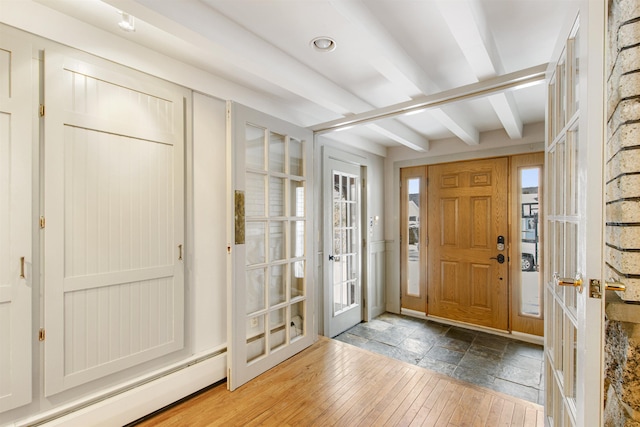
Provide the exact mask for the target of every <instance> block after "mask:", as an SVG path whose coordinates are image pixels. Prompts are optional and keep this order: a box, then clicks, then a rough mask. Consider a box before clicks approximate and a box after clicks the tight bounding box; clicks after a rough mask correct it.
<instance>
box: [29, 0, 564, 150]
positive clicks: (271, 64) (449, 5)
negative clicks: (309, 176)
mask: <svg viewBox="0 0 640 427" xmlns="http://www.w3.org/2000/svg"><path fill="white" fill-rule="evenodd" d="M36 1H37V2H38V3H40V4H42V5H46V6H47V7H50V8H52V9H55V10H57V11H59V12H62V13H64V14H67V15H70V16H72V17H74V18H77V19H80V20H82V21H84V22H86V23H89V24H91V25H93V26H95V27H98V28H101V29H103V30H106V31H109V32H112V33H114V34H117V35H119V36H120V37H125V38H127V39H129V40H131V41H133V42H136V43H139V44H141V45H143V46H147V47H150V48H152V49H155V50H157V51H160V52H161V53H163V54H165V55H168V56H172V57H175V58H177V59H179V60H181V61H183V62H186V63H188V64H190V65H193V66H196V67H198V68H200V69H202V70H205V71H208V72H210V73H212V74H216V75H218V76H220V77H223V78H224V79H226V80H228V81H230V82H233V83H236V84H239V85H241V86H244V87H246V88H248V89H251V90H252V92H253V93H254V94H255V96H256V97H260V98H262V101H263V102H262V105H264V101H265V100H268V102H269V103H271V104H274V105H278V106H279V108H278V109H277V111H278V113H277V114H276V115H279V116H281V117H282V118H283V119H286V120H289V121H292V122H294V123H296V124H298V125H301V126H305V127H311V128H313V129H316V130H318V129H324V128H326V127H327V126H325V123H327V122H332V123H333V124H335V125H336V126H340V125H341V124H342V122H341V121H340V119H343V118H345V117H350V116H354V115H355V118H360V117H367V118H370V117H374V118H375V117H377V116H379V115H381V114H382V113H394V112H395V111H396V110H398V109H399V107H398V105H399V104H400V105H401V106H402V107H403V108H406V107H407V106H411V105H413V104H414V103H421V104H420V105H423V106H424V105H428V103H429V102H432V101H433V100H434V99H440V100H442V99H444V100H445V101H447V100H449V99H451V98H452V95H458V94H463V93H468V92H471V93H475V92H477V91H478V90H481V89H483V88H484V86H485V85H489V84H492V83H494V82H496V81H497V79H498V78H499V77H500V76H507V77H504V78H503V79H504V80H507V81H510V79H509V77H510V76H511V75H512V73H518V72H519V71H521V70H528V69H530V68H533V67H536V66H541V65H544V64H546V63H547V62H548V61H549V60H550V59H551V56H552V54H553V49H554V48H555V45H556V40H557V38H558V36H559V34H560V31H561V30H562V27H563V24H564V23H565V22H566V21H567V20H568V18H569V15H570V14H573V13H574V10H575V8H576V2H575V1H572V0H104V1H99V0H36ZM114 8H115V9H114ZM116 9H120V10H124V11H126V12H128V13H130V14H132V15H134V16H135V17H136V31H135V32H134V33H125V32H123V31H121V30H120V29H119V28H118V26H117V19H118V12H117V11H116ZM318 36H328V37H331V38H333V39H334V40H335V41H336V45H337V47H336V49H335V50H334V51H332V52H317V51H315V50H314V49H312V48H311V46H310V42H311V40H312V39H314V38H315V37H318ZM521 74H523V75H528V73H521ZM478 82H480V83H478ZM439 94H443V95H442V96H439ZM544 103H545V88H544V85H542V84H535V85H528V86H527V87H526V88H517V87H516V88H512V89H509V90H502V91H497V92H491V93H489V94H487V95H484V96H475V97H473V98H472V99H468V100H464V101H459V102H452V103H448V102H444V103H443V104H441V105H439V106H437V107H433V108H429V109H426V110H424V111H421V112H418V113H415V114H412V115H403V116H393V117H390V118H389V117H387V118H385V119H381V120H369V121H367V122H365V123H363V124H361V125H357V126H354V127H351V128H349V129H346V130H344V131H341V132H332V133H331V134H327V136H329V137H331V138H334V139H338V140H350V141H351V142H352V143H353V142H354V141H355V143H356V144H360V145H361V146H363V147H365V148H366V146H367V145H370V146H371V147H383V148H384V147H393V146H398V145H405V146H407V147H410V148H412V149H416V150H418V151H426V150H428V147H429V141H433V140H437V139H443V138H451V137H457V138H459V139H461V140H462V141H464V142H465V143H466V144H469V145H476V144H478V143H479V140H480V138H479V135H480V133H482V132H486V131H492V130H496V129H504V131H505V132H506V134H507V135H508V136H509V138H511V140H513V141H517V140H518V139H520V138H522V129H523V125H527V124H532V123H539V122H542V121H543V120H544V110H545V104H544ZM378 151H379V150H378Z"/></svg>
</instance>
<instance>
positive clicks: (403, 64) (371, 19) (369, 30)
mask: <svg viewBox="0 0 640 427" xmlns="http://www.w3.org/2000/svg"><path fill="white" fill-rule="evenodd" d="M330 2H331V5H332V6H333V8H334V9H336V11H338V12H339V13H340V14H341V15H342V16H343V17H344V18H346V19H347V20H348V21H349V22H351V23H352V24H353V25H354V26H356V27H358V29H359V30H360V31H361V32H362V33H363V34H367V35H368V36H369V39H370V40H371V43H367V44H365V45H363V47H362V50H361V53H362V56H363V58H364V59H365V60H367V61H369V63H370V64H371V65H372V66H373V67H374V68H375V69H376V70H377V71H378V72H379V73H380V74H381V75H383V76H384V77H385V78H386V79H387V80H389V81H390V82H391V83H393V84H394V85H395V86H396V87H398V88H399V89H400V90H402V91H403V93H404V94H406V95H407V100H409V99H412V98H415V97H419V96H421V95H423V94H430V93H434V92H438V91H440V88H439V87H438V86H437V85H436V84H435V83H434V82H433V81H431V79H430V78H429V77H428V76H427V75H426V74H425V72H424V71H423V70H422V68H421V67H420V66H419V65H418V64H417V63H416V62H415V61H414V60H413V58H411V56H409V55H408V54H407V53H406V52H405V50H404V49H403V48H402V46H401V45H400V44H399V43H398V42H396V41H395V40H394V39H393V37H391V36H390V35H389V33H388V32H387V30H386V29H385V28H384V26H383V25H382V24H381V23H380V21H379V20H378V19H377V18H376V17H375V16H374V15H373V13H371V10H370V9H369V8H368V7H367V6H366V5H365V4H364V2H362V1H356V0H350V1H344V0H330ZM431 113H432V116H433V117H434V118H435V119H436V120H437V121H438V122H440V124H441V125H443V126H444V127H446V128H447V129H449V131H451V132H452V133H453V134H454V135H456V136H457V137H458V138H460V139H462V140H463V141H465V142H466V143H468V144H478V142H479V141H478V137H477V134H478V131H477V130H475V129H474V126H473V125H472V124H471V123H470V122H469V121H468V120H466V119H465V118H464V117H461V116H456V117H454V116H453V115H451V114H449V113H448V112H446V111H443V110H439V111H437V112H436V111H431ZM473 134H476V137H475V138H473V137H472V135H473Z"/></svg>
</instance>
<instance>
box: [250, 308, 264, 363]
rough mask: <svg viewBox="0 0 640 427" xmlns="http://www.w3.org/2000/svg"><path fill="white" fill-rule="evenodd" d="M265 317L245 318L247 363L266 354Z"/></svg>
mask: <svg viewBox="0 0 640 427" xmlns="http://www.w3.org/2000/svg"><path fill="white" fill-rule="evenodd" d="M264 318H265V316H264V315H261V316H254V317H249V318H247V362H251V361H253V360H255V359H257V358H259V357H260V356H263V355H265V354H266V350H267V347H266V344H265V330H264V329H265V325H266V323H265V321H264V320H265V319H264Z"/></svg>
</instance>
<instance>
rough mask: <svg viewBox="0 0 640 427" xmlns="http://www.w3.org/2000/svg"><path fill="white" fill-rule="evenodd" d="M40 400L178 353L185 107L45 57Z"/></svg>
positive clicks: (143, 86)
mask: <svg viewBox="0 0 640 427" xmlns="http://www.w3.org/2000/svg"><path fill="white" fill-rule="evenodd" d="M45 69H46V76H45V103H46V115H45V129H46V131H45V147H44V150H45V156H44V165H45V166H44V178H45V179H44V194H45V197H44V212H45V217H46V228H45V230H44V232H45V239H44V241H45V245H44V260H45V261H44V267H45V275H44V279H45V284H46V286H45V328H46V341H45V393H46V395H52V394H55V393H58V392H60V391H62V390H66V389H69V388H71V387H74V386H77V385H80V384H84V383H86V382H89V381H92V380H95V379H97V378H101V377H104V376H106V375H109V374H112V373H114V372H117V371H120V370H123V369H126V368H128V367H131V366H134V365H136V364H139V363H143V362H146V361H149V360H151V359H153V358H156V357H159V356H162V355H165V354H168V353H170V352H173V351H176V350H178V349H180V348H182V347H183V335H184V326H183V325H184V302H183V300H184V289H183V287H184V285H183V275H184V273H183V272H184V268H183V252H184V251H183V245H184V188H183V187H184V184H183V183H184V170H183V167H184V166H183V164H184V162H183V156H184V154H183V152H184V112H183V110H184V107H183V104H184V97H185V96H188V95H185V92H184V91H183V90H182V89H180V88H177V87H175V86H173V85H170V84H168V83H165V82H163V81H161V80H158V79H154V78H151V77H149V76H146V75H144V74H142V73H137V72H134V71H132V70H129V69H126V68H124V67H121V66H116V65H113V64H110V63H108V62H106V61H100V60H98V59H97V58H93V57H89V56H81V54H80V53H74V52H72V51H70V50H63V49H60V50H53V49H52V50H50V51H47V52H46V55H45Z"/></svg>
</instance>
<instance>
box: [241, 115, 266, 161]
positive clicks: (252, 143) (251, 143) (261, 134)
mask: <svg viewBox="0 0 640 427" xmlns="http://www.w3.org/2000/svg"><path fill="white" fill-rule="evenodd" d="M265 133H266V130H265V129H263V128H259V127H256V126H252V125H249V124H248V125H246V126H245V138H246V140H247V147H246V162H247V169H258V170H264V141H265Z"/></svg>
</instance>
